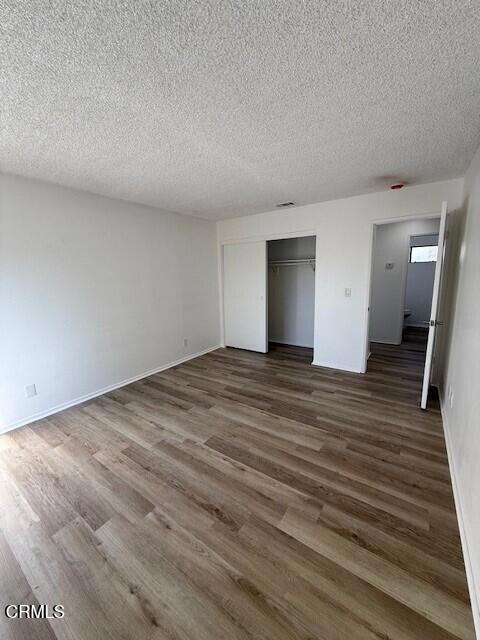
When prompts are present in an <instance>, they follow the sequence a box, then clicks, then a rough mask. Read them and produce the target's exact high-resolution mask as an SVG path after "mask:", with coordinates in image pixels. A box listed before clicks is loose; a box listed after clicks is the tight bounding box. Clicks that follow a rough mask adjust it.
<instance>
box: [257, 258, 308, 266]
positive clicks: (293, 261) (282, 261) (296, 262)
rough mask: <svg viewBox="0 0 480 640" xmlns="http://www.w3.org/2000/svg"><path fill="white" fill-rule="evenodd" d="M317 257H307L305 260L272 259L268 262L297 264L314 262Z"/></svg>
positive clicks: (273, 263)
mask: <svg viewBox="0 0 480 640" xmlns="http://www.w3.org/2000/svg"><path fill="white" fill-rule="evenodd" d="M314 263H315V258H306V259H304V260H270V261H269V263H268V264H271V265H273V266H275V265H281V264H284V265H289V264H291V265H295V264H314Z"/></svg>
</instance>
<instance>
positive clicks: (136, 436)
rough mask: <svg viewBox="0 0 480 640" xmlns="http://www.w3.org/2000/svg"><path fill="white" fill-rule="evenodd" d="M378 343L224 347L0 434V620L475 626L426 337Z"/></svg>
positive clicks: (93, 627) (51, 633) (406, 634)
mask: <svg viewBox="0 0 480 640" xmlns="http://www.w3.org/2000/svg"><path fill="white" fill-rule="evenodd" d="M372 351H373V353H372V356H371V358H370V360H369V370H368V373H367V374H366V375H363V376H362V375H356V374H348V373H344V372H340V371H335V370H328V369H321V368H315V367H312V366H310V361H311V355H312V354H311V351H310V350H307V349H301V348H293V347H281V346H278V345H276V346H273V347H272V349H271V351H270V352H269V354H268V355H266V356H265V355H260V354H255V353H249V352H246V351H237V350H233V349H219V350H218V351H215V352H213V353H210V354H208V355H205V356H202V357H200V358H198V359H196V360H192V361H190V362H188V363H185V364H182V365H180V366H178V367H175V368H174V369H170V370H168V371H165V372H163V373H159V374H157V375H154V376H151V377H149V378H146V379H144V380H141V381H139V382H136V383H134V384H132V385H129V386H127V387H123V388H122V389H119V390H117V391H114V392H112V393H109V394H107V395H105V396H101V397H99V398H97V399H95V400H92V401H91V402H88V403H86V404H83V405H81V406H78V407H74V408H72V409H69V410H67V411H64V412H62V413H58V414H56V415H54V416H52V417H50V418H47V419H44V420H42V421H39V422H37V423H35V424H33V425H30V426H27V427H23V428H21V429H18V430H16V431H14V432H11V433H9V434H6V435H3V436H0V506H1V511H0V527H1V529H0V576H1V581H0V593H1V601H2V605H3V606H2V611H1V617H0V637H1V638H2V639H11V638H12V639H13V638H15V639H17V638H22V639H23V638H24V639H28V640H36V639H42V640H43V639H53V638H58V639H68V640H72V639H73V640H77V639H78V640H92V639H97V638H99V639H102V640H108V639H112V640H119V639H124V640H150V639H152V640H153V639H159V640H160V639H162V640H163V639H178V640H187V639H188V640H190V639H192V640H217V639H218V640H226V639H228V640H243V639H250V638H251V639H257V640H260V639H262V640H287V639H288V640H300V639H302V640H306V639H309V640H313V639H322V640H345V639H348V640H355V639H359V640H367V639H369V640H379V639H382V640H386V639H391V640H393V639H399V640H407V639H413V638H417V639H421V640H428V639H435V640H447V639H450V640H451V639H453V638H474V631H473V626H472V617H471V610H470V606H469V598H468V592H467V587H466V580H465V570H464V565H463V558H462V551H461V547H460V541H459V535H458V526H457V521H456V517H455V509H454V504H453V499H452V490H451V483H450V477H449V471H448V464H447V458H446V452H445V445H444V439H443V433H442V426H441V418H440V414H439V411H438V406H435V404H434V405H433V407H432V408H431V409H430V410H429V411H428V412H422V411H420V409H418V407H417V404H418V402H419V398H420V384H421V361H422V357H423V343H422V341H421V340H419V339H413V340H412V339H411V340H410V341H409V342H407V343H405V344H404V345H402V347H389V346H381V345H373V347H372ZM7 603H14V604H20V603H40V604H48V605H49V606H50V607H51V606H53V605H54V604H62V605H64V607H65V617H64V618H63V619H57V620H27V619H23V620H11V621H8V620H7V619H6V618H5V616H4V610H3V609H4V606H5V604H7Z"/></svg>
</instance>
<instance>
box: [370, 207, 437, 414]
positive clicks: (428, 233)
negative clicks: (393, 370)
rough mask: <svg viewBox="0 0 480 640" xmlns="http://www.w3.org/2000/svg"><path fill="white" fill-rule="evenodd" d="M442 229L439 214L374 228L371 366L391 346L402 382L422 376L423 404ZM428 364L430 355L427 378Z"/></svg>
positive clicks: (373, 365)
mask: <svg viewBox="0 0 480 640" xmlns="http://www.w3.org/2000/svg"><path fill="white" fill-rule="evenodd" d="M440 231H441V230H440V217H438V218H422V219H417V220H406V221H402V222H392V223H385V224H378V225H375V228H374V246H373V257H372V277H371V302H370V324H369V352H370V355H371V356H372V358H371V360H370V359H369V362H368V363H367V371H369V372H372V370H373V369H375V368H378V365H379V361H381V359H382V357H383V356H384V355H385V354H386V352H388V358H389V360H390V361H392V358H393V361H396V362H397V364H398V367H399V369H398V374H399V384H402V381H403V380H406V379H408V378H410V379H411V378H412V377H414V378H416V379H418V385H417V386H418V393H419V396H420V397H422V407H423V408H425V406H426V402H425V406H423V395H422V381H423V378H424V371H426V368H427V367H426V366H425V364H426V360H427V346H428V343H429V325H430V320H431V312H432V297H433V292H434V288H435V279H436V274H437V271H438V266H439V265H437V258H438V254H439V246H438V245H439V233H440ZM442 249H443V243H442ZM437 275H438V274H437ZM430 356H431V354H430ZM430 364H431V362H430V359H429V361H428V363H427V365H428V375H429V378H430ZM429 378H428V383H427V390H428V386H429ZM425 400H426V399H425Z"/></svg>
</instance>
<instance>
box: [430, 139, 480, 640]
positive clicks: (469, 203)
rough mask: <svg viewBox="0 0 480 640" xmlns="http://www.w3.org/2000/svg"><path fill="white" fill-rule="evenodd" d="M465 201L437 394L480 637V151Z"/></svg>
mask: <svg viewBox="0 0 480 640" xmlns="http://www.w3.org/2000/svg"><path fill="white" fill-rule="evenodd" d="M464 200H465V202H464V208H463V211H462V212H461V213H459V214H458V215H457V216H456V220H454V221H453V222H454V224H452V226H451V234H450V237H449V243H450V245H451V250H450V255H448V256H447V259H448V263H449V265H448V274H447V276H448V277H447V291H446V299H445V300H444V301H443V308H444V317H445V320H446V322H447V325H446V329H447V331H446V332H445V333H444V340H443V346H444V362H445V366H444V371H445V373H444V375H443V379H442V380H441V384H440V397H441V401H442V409H443V415H444V426H445V433H446V437H447V445H448V451H449V458H450V463H451V470H452V476H453V481H454V489H455V494H456V496H455V497H456V501H457V511H458V512H459V519H460V530H461V533H462V537H463V540H462V541H463V543H464V544H463V549H464V555H465V564H466V568H467V577H468V578H469V585H470V595H471V598H472V608H473V612H474V617H475V623H476V629H477V635H478V637H480V507H479V504H480V464H479V463H480V286H479V283H480V150H479V151H478V152H477V154H476V156H475V158H474V160H473V162H472V164H471V166H470V169H469V171H468V173H467V175H466V177H465V189H464ZM449 311H450V313H449ZM450 392H451V394H452V397H451V400H450Z"/></svg>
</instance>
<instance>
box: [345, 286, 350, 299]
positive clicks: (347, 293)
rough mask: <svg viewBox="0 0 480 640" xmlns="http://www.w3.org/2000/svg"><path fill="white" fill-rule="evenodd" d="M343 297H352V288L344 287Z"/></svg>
mask: <svg viewBox="0 0 480 640" xmlns="http://www.w3.org/2000/svg"><path fill="white" fill-rule="evenodd" d="M345 297H346V298H351V297H352V290H351V289H350V288H347V289H345Z"/></svg>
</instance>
